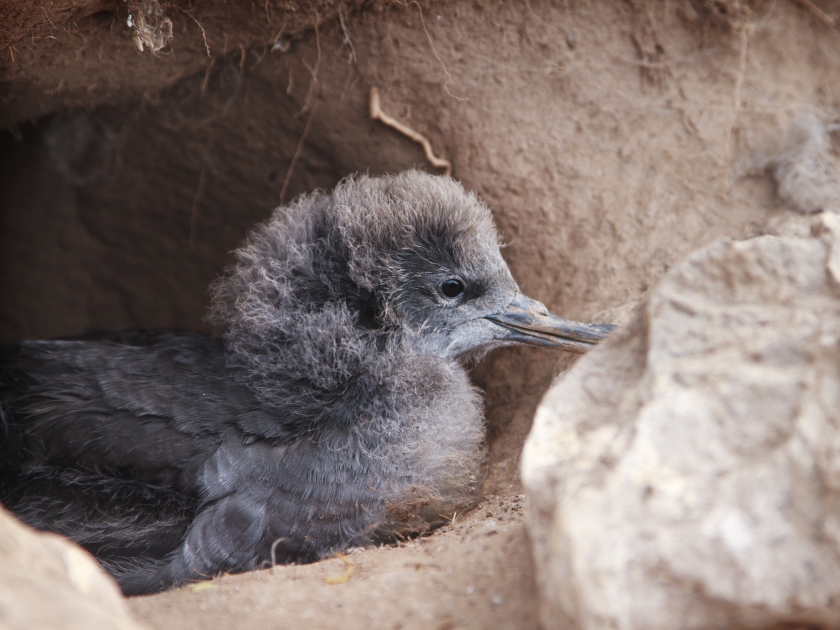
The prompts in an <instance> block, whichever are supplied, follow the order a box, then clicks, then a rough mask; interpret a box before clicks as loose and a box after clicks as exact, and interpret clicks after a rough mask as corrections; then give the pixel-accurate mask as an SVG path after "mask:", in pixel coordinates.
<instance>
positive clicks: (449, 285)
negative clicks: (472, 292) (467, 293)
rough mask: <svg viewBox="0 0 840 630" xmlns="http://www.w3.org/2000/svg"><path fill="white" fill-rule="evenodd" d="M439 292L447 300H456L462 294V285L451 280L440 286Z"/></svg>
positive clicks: (457, 281)
mask: <svg viewBox="0 0 840 630" xmlns="http://www.w3.org/2000/svg"><path fill="white" fill-rule="evenodd" d="M440 290H441V291H442V292H443V294H444V295H445V296H446V297H448V298H456V297H458V296H459V295H461V294H462V293H463V292H464V283H463V282H461V281H460V280H455V279H454V278H451V279H449V280H446V281H444V283H443V284H442V285H440Z"/></svg>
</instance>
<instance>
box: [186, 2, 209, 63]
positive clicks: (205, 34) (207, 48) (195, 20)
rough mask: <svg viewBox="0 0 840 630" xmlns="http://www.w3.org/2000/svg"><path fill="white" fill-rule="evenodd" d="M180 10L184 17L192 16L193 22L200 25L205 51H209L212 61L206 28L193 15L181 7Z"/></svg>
mask: <svg viewBox="0 0 840 630" xmlns="http://www.w3.org/2000/svg"><path fill="white" fill-rule="evenodd" d="M178 10H179V11H180V12H181V13H183V14H184V15H188V16H190V17H191V18H192V21H193V22H195V23H196V24H197V25H198V28H200V29H201V37H202V39H203V40H204V48H205V50H207V56H208V57H210V59H212V58H213V55H211V54H210V44H208V43H207V31H205V30H204V27H203V26H202V25H201V22H199V21H198V20H197V19H196V18H195V16H194V15H193V14H192V13H189V12H187V11H184V10H183V9H182V8H181V7H178Z"/></svg>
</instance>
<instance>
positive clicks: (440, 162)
mask: <svg viewBox="0 0 840 630" xmlns="http://www.w3.org/2000/svg"><path fill="white" fill-rule="evenodd" d="M370 117H371V118H373V119H374V120H379V121H381V122H382V123H384V124H386V125H388V126H389V127H391V128H392V129H396V130H397V131H399V132H400V133H401V134H403V135H404V136H406V137H408V138H411V139H412V140H414V142H417V143H418V144H419V145H420V146H422V147H423V153H425V154H426V159H427V160H429V162H430V163H431V164H432V166H434V167H436V168H443V169H446V170H445V171H444V173H443V174H444V175H451V174H452V162H450V161H449V160H447V159H444V158H439V157H437V156H436V155H435V153H434V151H433V150H432V144H431V142H429V139H428V138H426V136H424V135H423V134H421V133H418V132H416V131H414V129H412V128H411V127H408V126H406V125H404V124H402V123H401V122H400V121H398V120H396V119H395V118H391V117H390V116H389V115H388V114H386V113H385V112H383V111H382V106H381V105H380V102H379V89H378V88H375V87H372V88H370Z"/></svg>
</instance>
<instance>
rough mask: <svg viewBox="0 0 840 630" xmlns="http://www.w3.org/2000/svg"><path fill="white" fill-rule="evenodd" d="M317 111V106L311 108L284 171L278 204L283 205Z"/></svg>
mask: <svg viewBox="0 0 840 630" xmlns="http://www.w3.org/2000/svg"><path fill="white" fill-rule="evenodd" d="M316 109H318V104H317V103H315V105H313V106H312V109H311V110H309V118H307V119H306V127H304V128H303V133H302V134H300V140H299V141H298V145H297V149H295V155H294V157H292V163H291V164H289V170H288V171H286V179H284V180H283V188H281V189H280V204H281V205H282V204H283V201H284V200H285V198H286V192H287V191H288V190H289V184H290V183H291V181H292V174H293V173H294V172H295V166H297V163H298V160H299V159H300V154H301V153H303V145H304V144H305V143H306V138H307V136H309V130H310V129H311V128H312V119H313V118H314V117H315V110H316Z"/></svg>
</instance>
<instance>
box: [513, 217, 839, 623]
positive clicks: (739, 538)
mask: <svg viewBox="0 0 840 630" xmlns="http://www.w3.org/2000/svg"><path fill="white" fill-rule="evenodd" d="M818 221H819V224H818V225H817V227H816V228H815V232H816V233H818V234H819V236H817V237H814V238H799V239H797V238H777V237H771V236H765V237H760V238H756V239H752V240H749V241H743V242H729V241H724V242H718V243H716V244H713V245H711V246H710V247H708V248H707V249H705V250H702V251H700V252H698V253H696V254H694V255H693V256H692V257H691V258H690V259H689V260H687V261H686V262H684V263H683V264H681V265H680V266H678V267H676V268H675V269H673V270H672V271H671V272H670V273H669V274H668V275H667V276H666V278H665V279H664V280H663V282H662V283H661V284H660V286H659V287H658V288H657V289H656V290H655V291H654V292H653V293H652V295H651V296H650V299H649V300H648V301H647V302H646V303H645V305H644V306H643V307H642V309H640V311H639V312H638V313H637V315H636V316H635V318H634V320H633V321H632V323H631V324H630V325H628V326H627V327H625V328H624V329H623V330H621V331H618V332H617V333H616V334H614V335H613V337H612V338H611V339H609V340H608V341H607V343H605V344H604V346H603V347H601V348H599V349H597V350H596V351H593V352H592V353H591V354H589V355H587V356H586V357H584V358H583V359H582V360H581V361H579V362H578V363H577V364H576V365H575V366H574V368H573V369H572V370H571V371H570V372H569V373H568V374H567V375H566V376H565V378H564V379H563V380H562V381H560V382H559V383H558V384H556V385H555V386H554V387H553V388H552V390H551V391H550V392H549V393H548V395H547V396H546V398H545V399H544V401H543V403H542V405H541V407H540V408H539V410H538V412H537V416H536V419H535V423H534V428H533V430H532V432H531V435H530V436H529V438H528V442H527V444H526V447H525V453H524V456H523V464H522V474H523V480H524V483H525V485H526V487H527V490H528V494H529V499H530V523H529V526H530V531H531V535H532V539H533V542H534V553H535V557H536V564H537V570H538V582H539V587H540V589H541V598H542V611H541V614H542V619H543V624H544V626H545V627H546V628H568V627H569V625H570V624H571V626H572V627H576V628H581V629H587V630H594V629H596V628H597V629H600V628H612V629H622V630H624V629H628V630H629V629H644V630H659V629H661V630H665V629H667V630H675V629H678V628H698V629H699V628H704V629H708V628H737V627H769V626H775V625H777V624H816V625H819V626H830V627H840V242H838V241H840V219H838V217H837V216H836V215H832V214H826V215H823V216H821V217H820V218H819V219H818Z"/></svg>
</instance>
